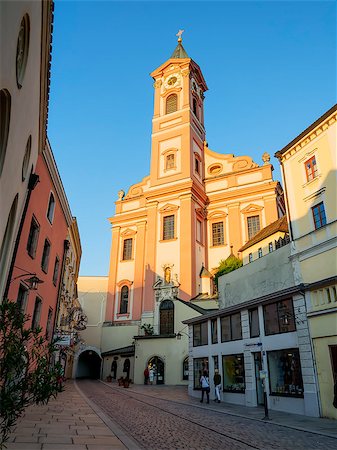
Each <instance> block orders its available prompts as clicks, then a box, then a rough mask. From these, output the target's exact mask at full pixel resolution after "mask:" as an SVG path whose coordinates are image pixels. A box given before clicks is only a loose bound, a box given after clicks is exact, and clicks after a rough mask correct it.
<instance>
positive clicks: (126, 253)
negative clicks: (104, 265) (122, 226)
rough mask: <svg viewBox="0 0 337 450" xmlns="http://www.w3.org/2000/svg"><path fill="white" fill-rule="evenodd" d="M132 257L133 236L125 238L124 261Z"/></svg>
mask: <svg viewBox="0 0 337 450" xmlns="http://www.w3.org/2000/svg"><path fill="white" fill-rule="evenodd" d="M130 259H132V238H128V239H124V242H123V261H128V260H130Z"/></svg>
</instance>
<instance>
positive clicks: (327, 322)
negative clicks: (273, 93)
mask: <svg viewBox="0 0 337 450" xmlns="http://www.w3.org/2000/svg"><path fill="white" fill-rule="evenodd" d="M336 119H337V105H335V106H333V107H332V108H331V109H330V110H329V111H327V112H326V113H325V114H324V115H323V116H322V117H320V118H319V119H318V120H317V121H315V122H314V123H313V124H312V125H310V126H309V127H308V128H307V129H306V130H304V131H303V132H302V133H301V134H300V135H299V136H297V137H296V138H295V139H294V140H292V141H291V142H290V143H289V144H288V145H287V146H286V147H284V148H283V149H282V150H280V151H279V152H277V153H276V156H277V157H278V159H279V161H280V163H281V167H282V176H283V183H284V186H285V191H286V200H287V214H288V221H289V226H290V230H289V231H290V236H291V239H292V252H291V259H292V264H293V268H294V273H295V274H296V277H297V282H298V283H303V284H304V285H305V287H306V289H305V301H306V306H307V311H308V318H309V324H310V334H311V339H312V340H311V341H310V342H311V343H312V346H313V349H314V355H315V359H314V364H315V367H316V370H317V376H318V386H319V393H320V402H321V414H322V415H323V416H324V417H330V418H335V419H337V407H336V406H337V398H336V395H335V396H334V386H336V385H337V237H336V236H337V203H336V192H337V182H336V172H337V162H336V158H337V151H336V149H337V142H336V136H337V125H336ZM310 342H309V344H310ZM335 389H336V388H335ZM335 392H336V390H335ZM334 404H335V406H334Z"/></svg>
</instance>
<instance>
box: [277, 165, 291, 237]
mask: <svg viewBox="0 0 337 450" xmlns="http://www.w3.org/2000/svg"><path fill="white" fill-rule="evenodd" d="M280 166H281V172H282V178H283V182H284V192H285V193H287V192H288V189H287V182H286V177H285V173H284V165H283V164H282V161H280ZM285 200H286V207H287V213H288V214H287V215H288V225H289V234H290V240H291V241H293V240H294V238H293V227H292V223H291V217H290V209H289V201H288V195H287V194H286V195H285Z"/></svg>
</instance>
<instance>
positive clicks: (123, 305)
mask: <svg viewBox="0 0 337 450" xmlns="http://www.w3.org/2000/svg"><path fill="white" fill-rule="evenodd" d="M128 304H129V288H128V287H127V286H123V287H122V290H121V301H120V305H119V314H126V313H127V312H128Z"/></svg>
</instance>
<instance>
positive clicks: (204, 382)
mask: <svg viewBox="0 0 337 450" xmlns="http://www.w3.org/2000/svg"><path fill="white" fill-rule="evenodd" d="M200 384H201V400H200V403H202V402H203V400H204V393H205V392H206V396H207V403H209V391H210V387H209V378H208V373H207V370H204V372H203V375H202V377H201V378H200Z"/></svg>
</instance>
